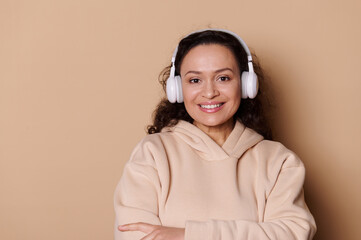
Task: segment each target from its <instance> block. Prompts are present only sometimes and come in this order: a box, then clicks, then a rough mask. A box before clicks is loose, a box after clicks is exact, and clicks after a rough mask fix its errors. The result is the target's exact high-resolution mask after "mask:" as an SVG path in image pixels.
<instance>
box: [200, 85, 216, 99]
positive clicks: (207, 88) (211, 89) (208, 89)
mask: <svg viewBox="0 0 361 240" xmlns="http://www.w3.org/2000/svg"><path fill="white" fill-rule="evenodd" d="M218 95H219V91H218V89H217V87H216V85H215V83H214V82H213V81H210V82H206V83H205V84H204V89H203V97H205V98H208V99H212V98H214V97H216V96H218Z"/></svg>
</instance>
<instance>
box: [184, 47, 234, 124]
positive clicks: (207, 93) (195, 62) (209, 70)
mask: <svg viewBox="0 0 361 240" xmlns="http://www.w3.org/2000/svg"><path fill="white" fill-rule="evenodd" d="M180 73H181V78H182V87H183V97H184V105H185V108H186V110H187V112H188V113H189V115H190V116H191V117H192V118H193V119H194V122H193V123H194V124H195V125H196V126H198V127H201V125H203V126H205V127H217V126H222V125H223V124H228V123H232V124H233V115H234V114H235V113H236V111H237V109H238V107H239V105H240V103H241V81H240V72H239V68H238V65H237V62H236V59H235V57H234V55H233V53H232V52H231V51H230V50H229V49H228V48H227V47H224V46H222V45H219V44H211V45H198V46H196V47H194V48H192V49H191V50H190V51H189V52H188V53H187V55H186V56H185V57H184V58H183V61H182V64H181V66H180Z"/></svg>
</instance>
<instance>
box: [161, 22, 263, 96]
mask: <svg viewBox="0 0 361 240" xmlns="http://www.w3.org/2000/svg"><path fill="white" fill-rule="evenodd" d="M208 30H212V31H220V32H225V33H228V34H230V35H232V36H234V37H235V38H237V39H238V41H239V43H240V44H241V45H242V47H243V49H244V50H245V51H246V53H247V59H248V71H243V72H242V76H241V82H242V98H244V99H246V98H255V97H256V95H257V92H258V78H257V75H256V73H255V72H254V69H253V63H252V61H253V60H252V55H251V51H250V50H249V48H248V46H247V44H246V43H245V42H244V41H243V39H242V38H241V37H240V36H238V35H237V34H235V33H234V32H231V31H229V30H225V29H217V28H208V29H203V30H199V31H195V32H192V33H190V34H188V35H187V36H186V37H188V36H189V35H192V34H194V33H199V32H204V31H208ZM186 37H185V38H186ZM177 52H178V46H177V47H176V49H175V50H174V52H173V56H172V66H171V69H170V75H169V78H168V79H167V87H166V91H167V97H168V100H169V102H171V103H175V102H178V103H182V102H183V93H182V79H181V77H180V76H179V75H177V76H175V64H174V63H175V58H176V56H177Z"/></svg>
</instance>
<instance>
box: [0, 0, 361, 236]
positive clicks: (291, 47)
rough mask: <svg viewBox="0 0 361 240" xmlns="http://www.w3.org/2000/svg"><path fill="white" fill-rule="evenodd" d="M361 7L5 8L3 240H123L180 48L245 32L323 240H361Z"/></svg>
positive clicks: (85, 0) (81, 4)
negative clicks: (210, 33)
mask: <svg viewBox="0 0 361 240" xmlns="http://www.w3.org/2000/svg"><path fill="white" fill-rule="evenodd" d="M360 12H361V2H360V1H359V0H344V1H340V0H338V1H336V0H302V1H301V0H294V1H289V0H273V1H268V0H253V1H251V0H239V1H230V0H224V1H210V0H208V1H205V0H191V1H190V0H183V1H171V0H169V1H160V0H153V1H146V0H144V1H139V0H138V1H130V0H128V1H124V0H123V1H122V0H118V1H115V0H102V1H100V0H98V1H96V0H58V1H56V0H32V1H25V0H23V1H20V0H0V239H4V240H20V239H21V240H24V239H34V240H45V239H52V240H58V239H59V240H60V239H61V240H64V239H84V240H85V239H86V240H92V239H112V235H113V233H112V231H113V219H114V214H113V206H112V197H113V191H114V188H115V185H116V183H117V181H118V180H119V178H120V176H121V172H122V167H123V165H124V163H125V161H126V160H127V159H128V157H129V154H130V152H131V151H132V148H133V147H134V145H135V144H136V143H137V142H138V141H139V140H140V139H141V138H142V137H143V136H144V135H145V131H144V129H145V126H146V125H147V124H148V123H149V122H150V115H151V113H152V111H153V109H154V106H155V105H156V103H157V102H158V101H159V99H160V98H161V96H162V95H161V88H160V87H159V86H158V84H157V76H158V73H159V72H160V71H161V70H162V68H163V67H165V66H166V65H168V64H169V62H170V57H171V53H172V51H173V49H174V48H175V46H176V44H177V42H178V41H179V40H180V38H181V36H184V35H186V34H188V33H189V32H191V31H193V30H196V29H199V28H204V27H221V28H227V29H230V30H233V31H235V32H237V33H239V34H240V35H241V36H242V37H243V38H244V39H245V40H246V42H247V43H248V44H249V45H250V47H251V48H252V49H254V50H255V52H256V54H257V55H258V56H259V58H260V60H261V63H262V64H263V67H264V69H265V70H266V72H267V74H268V75H269V76H270V78H271V81H270V84H271V86H272V89H273V93H274V102H275V105H276V106H277V108H276V109H273V110H272V109H271V110H270V111H271V112H272V113H273V116H274V117H273V121H272V122H273V124H272V125H273V128H274V133H275V136H276V139H277V140H279V141H281V142H283V143H284V144H285V145H286V146H287V147H289V148H291V149H292V150H294V151H295V152H296V153H297V154H298V155H299V156H300V157H301V158H302V159H303V161H304V163H305V165H306V168H307V180H306V184H305V190H306V199H307V202H308V204H309V207H310V209H311V211H312V212H313V214H314V216H315V218H316V221H317V224H318V227H319V230H318V233H317V235H316V238H315V239H317V240H326V239H327V240H348V239H350V240H351V239H359V237H360V235H361V230H360V229H361V226H360V216H361V208H360V202H361V192H360V183H361V181H360V179H361V178H360V174H361V171H360V170H361V163H360V162H361V161H360V160H361V159H360V156H361V145H360V137H361V124H360V123H361V108H360V100H361V97H360V91H361V70H360V69H361V66H360V64H361V45H360V43H361V27H360V22H361V14H360Z"/></svg>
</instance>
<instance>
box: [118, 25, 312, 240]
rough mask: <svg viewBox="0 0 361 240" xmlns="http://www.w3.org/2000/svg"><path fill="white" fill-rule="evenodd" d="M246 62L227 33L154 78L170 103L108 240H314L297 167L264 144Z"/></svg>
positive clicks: (125, 187)
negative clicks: (113, 233) (113, 238)
mask: <svg viewBox="0 0 361 240" xmlns="http://www.w3.org/2000/svg"><path fill="white" fill-rule="evenodd" d="M252 61H253V60H252V56H251V53H250V52H249V49H248V47H247V45H246V44H245V43H244V42H243V40H242V39H241V38H240V37H239V36H237V35H236V34H234V33H232V32H229V31H226V30H216V29H208V30H202V31H198V32H194V33H192V34H190V35H188V36H187V37H185V38H184V39H182V40H181V42H180V43H179V46H178V47H177V49H176V50H175V52H174V54H173V58H172V66H171V69H170V70H169V67H168V68H167V69H166V70H165V71H163V74H162V75H161V77H162V79H163V81H161V82H162V84H163V87H164V88H166V91H167V96H168V99H169V101H168V100H163V101H162V102H161V103H160V104H159V105H158V108H157V109H156V112H155V118H154V123H153V125H151V126H150V127H149V128H148V133H149V135H148V136H146V137H145V138H144V139H143V140H142V141H141V142H140V143H139V144H138V145H137V146H136V148H135V149H134V151H133V153H132V155H131V157H130V160H129V161H128V163H127V164H126V166H125V168H124V173H123V176H122V178H121V180H120V182H119V184H118V186H117V189H116V192H115V200H114V204H115V212H116V229H115V239H137V240H138V239H168V240H169V239H170V240H173V239H182V240H183V239H186V240H191V239H192V240H193V239H194V240H196V239H197V240H199V239H227V240H229V239H240V240H254V239H257V240H262V239H277V240H283V239H284V240H291V239H312V237H313V235H314V233H315V229H316V226H315V222H314V219H313V217H312V215H311V213H310V212H309V210H308V208H307V206H306V204H305V201H304V197H303V181H304V174H305V169H304V166H303V164H302V162H301V161H300V160H299V159H298V158H297V156H296V155H295V154H294V153H292V152H291V151H289V150H288V149H286V148H285V147H284V146H283V145H281V144H280V143H277V142H273V141H270V140H265V139H270V130H269V128H268V125H267V124H266V121H265V118H264V117H263V112H262V108H261V102H262V101H261V100H260V99H261V97H262V94H261V90H262V85H261V84H260V91H259V93H258V95H257V96H256V94H257V90H258V81H257V75H258V79H259V80H260V81H262V80H263V76H262V72H261V70H260V68H259V67H258V66H257V65H255V66H253V62H252ZM253 68H254V69H255V72H256V73H254V71H253ZM169 75H170V76H169ZM168 76H169V78H168ZM165 78H168V80H167V84H166V85H167V86H166V87H165V83H166V81H164V79H165ZM241 98H244V99H242V100H241ZM183 100H184V102H183ZM176 101H177V102H176ZM172 102H176V103H172Z"/></svg>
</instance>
